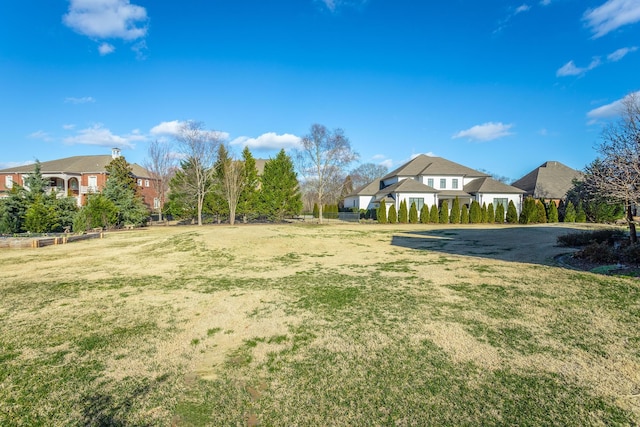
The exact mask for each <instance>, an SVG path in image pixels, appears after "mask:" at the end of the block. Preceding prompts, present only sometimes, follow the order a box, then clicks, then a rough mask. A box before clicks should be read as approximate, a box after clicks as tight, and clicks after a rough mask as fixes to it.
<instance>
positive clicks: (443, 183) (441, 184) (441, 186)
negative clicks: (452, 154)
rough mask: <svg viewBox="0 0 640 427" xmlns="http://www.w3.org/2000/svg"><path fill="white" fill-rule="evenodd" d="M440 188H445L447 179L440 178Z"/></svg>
mask: <svg viewBox="0 0 640 427" xmlns="http://www.w3.org/2000/svg"><path fill="white" fill-rule="evenodd" d="M440 188H447V180H446V179H444V178H440Z"/></svg>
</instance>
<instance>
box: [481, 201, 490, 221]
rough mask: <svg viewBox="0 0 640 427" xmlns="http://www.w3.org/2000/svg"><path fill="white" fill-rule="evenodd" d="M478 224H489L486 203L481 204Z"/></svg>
mask: <svg viewBox="0 0 640 427" xmlns="http://www.w3.org/2000/svg"><path fill="white" fill-rule="evenodd" d="M480 222H482V223H483V224H486V223H487V222H489V213H488V212H487V204H486V203H483V204H482V207H481V208H480Z"/></svg>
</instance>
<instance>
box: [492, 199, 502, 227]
mask: <svg viewBox="0 0 640 427" xmlns="http://www.w3.org/2000/svg"><path fill="white" fill-rule="evenodd" d="M494 222H496V223H498V224H504V205H503V204H502V203H500V204H498V206H496V218H495V220H494Z"/></svg>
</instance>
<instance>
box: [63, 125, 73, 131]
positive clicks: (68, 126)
mask: <svg viewBox="0 0 640 427" xmlns="http://www.w3.org/2000/svg"><path fill="white" fill-rule="evenodd" d="M75 128H76V125H74V124H68V125H62V129H64V130H73V129H75Z"/></svg>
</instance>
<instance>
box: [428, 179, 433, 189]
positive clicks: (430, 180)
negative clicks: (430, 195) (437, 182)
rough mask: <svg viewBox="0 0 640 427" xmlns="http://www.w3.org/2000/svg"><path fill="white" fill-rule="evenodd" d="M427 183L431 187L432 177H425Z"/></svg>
mask: <svg viewBox="0 0 640 427" xmlns="http://www.w3.org/2000/svg"><path fill="white" fill-rule="evenodd" d="M427 185H428V186H429V187H433V178H427Z"/></svg>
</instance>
